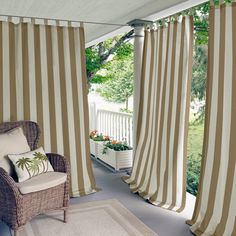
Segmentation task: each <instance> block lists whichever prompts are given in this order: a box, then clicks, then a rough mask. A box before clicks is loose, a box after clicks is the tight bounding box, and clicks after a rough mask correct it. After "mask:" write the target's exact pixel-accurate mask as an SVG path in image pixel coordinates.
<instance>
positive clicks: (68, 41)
mask: <svg viewBox="0 0 236 236" xmlns="http://www.w3.org/2000/svg"><path fill="white" fill-rule="evenodd" d="M20 22H22V20H21V21H20ZM84 44H85V41H84V30H83V28H81V27H61V26H52V25H42V24H41V25H39V24H32V23H19V24H13V23H11V22H0V94H1V95H0V122H5V121H15V120H32V121H36V122H37V123H39V125H40V128H41V131H42V135H41V140H40V145H42V146H44V148H45V151H46V152H57V153H60V154H64V155H65V156H67V157H68V158H69V160H70V164H71V194H72V196H78V195H84V194H88V193H91V192H94V191H95V190H96V186H95V180H94V176H93V172H92V167H91V161H90V150H89V139H88V134H89V125H88V122H89V116H88V104H87V80H86V68H85V66H86V65H85V48H84Z"/></svg>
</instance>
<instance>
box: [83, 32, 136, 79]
mask: <svg viewBox="0 0 236 236" xmlns="http://www.w3.org/2000/svg"><path fill="white" fill-rule="evenodd" d="M133 32H134V31H133V30H131V31H130V32H128V33H126V34H124V35H120V36H116V37H114V38H112V39H108V40H106V41H104V42H101V43H99V44H96V45H94V46H91V47H89V48H87V49H86V52H85V53H86V68H87V78H88V81H89V82H95V83H101V82H105V81H106V80H108V79H109V78H107V77H105V78H104V77H102V76H101V75H99V74H97V72H99V71H100V70H101V69H104V67H106V65H107V63H109V62H110V61H111V60H112V59H113V58H114V56H115V57H116V59H125V58H126V57H127V56H129V55H130V54H131V53H132V52H133V48H132V47H131V46H130V44H127V41H129V40H130V39H131V36H132V35H133Z"/></svg>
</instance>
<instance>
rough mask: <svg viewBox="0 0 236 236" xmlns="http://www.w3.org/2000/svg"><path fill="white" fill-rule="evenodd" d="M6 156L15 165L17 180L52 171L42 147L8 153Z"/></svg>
mask: <svg viewBox="0 0 236 236" xmlns="http://www.w3.org/2000/svg"><path fill="white" fill-rule="evenodd" d="M8 157H9V159H10V160H11V161H12V163H13V165H14V167H15V170H16V174H17V176H18V181H19V182H23V181H25V180H27V179H30V178H32V177H34V176H37V175H40V174H43V173H45V172H48V171H53V168H52V166H51V164H50V162H49V160H48V158H47V156H46V153H45V152H44V150H43V148H42V147H40V148H38V149H36V150H34V151H30V152H26V153H22V154H12V155H8Z"/></svg>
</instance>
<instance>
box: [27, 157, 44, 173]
mask: <svg viewBox="0 0 236 236" xmlns="http://www.w3.org/2000/svg"><path fill="white" fill-rule="evenodd" d="M40 166H41V161H40V160H38V159H36V158H33V159H32V161H31V163H30V165H29V171H31V172H33V174H32V176H35V175H38V174H39V167H40Z"/></svg>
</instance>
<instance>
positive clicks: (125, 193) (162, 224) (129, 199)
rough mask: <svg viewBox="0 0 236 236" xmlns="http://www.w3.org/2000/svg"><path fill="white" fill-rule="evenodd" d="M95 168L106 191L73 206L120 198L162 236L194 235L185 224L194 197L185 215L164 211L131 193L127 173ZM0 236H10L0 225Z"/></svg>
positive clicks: (80, 199) (98, 180) (97, 165)
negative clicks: (124, 177) (126, 181)
mask: <svg viewBox="0 0 236 236" xmlns="http://www.w3.org/2000/svg"><path fill="white" fill-rule="evenodd" d="M93 166H94V174H95V178H96V181H97V186H98V187H100V188H102V191H100V192H98V193H95V194H91V195H89V196H86V197H81V198H73V199H71V204H79V203H83V202H89V201H99V200H105V199H112V198H113V199H114V198H116V199H117V200H119V201H120V202H121V203H122V204H123V205H124V206H125V207H126V208H128V209H129V210H130V211H131V212H132V213H133V214H134V215H136V216H137V217H138V218H139V219H140V220H141V221H143V222H144V223H145V224H146V225H147V226H149V227H150V228H151V229H152V230H153V231H155V232H156V233H157V234H158V235H159V236H190V235H192V234H191V232H190V230H189V226H187V225H186V224H185V220H186V219H189V218H190V217H191V214H192V211H193V207H194V201H195V198H194V197H193V196H192V195H190V194H187V206H186V209H185V211H184V212H182V213H181V214H178V213H175V212H172V211H169V210H164V209H161V208H159V207H156V206H153V205H151V204H148V203H147V202H145V201H144V200H143V199H142V198H141V197H139V196H138V195H137V194H133V193H131V192H130V190H129V187H128V185H127V184H125V183H124V182H123V181H122V180H121V178H120V177H121V176H122V175H124V173H123V174H122V173H112V172H111V171H109V170H107V169H106V168H105V167H104V166H101V165H100V164H99V163H96V162H94V163H93ZM0 235H1V236H10V232H9V229H8V227H7V226H6V225H5V224H3V223H0Z"/></svg>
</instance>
